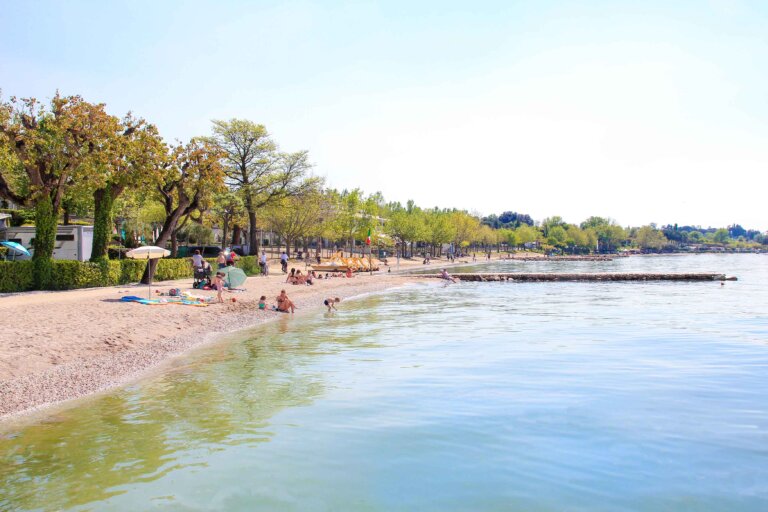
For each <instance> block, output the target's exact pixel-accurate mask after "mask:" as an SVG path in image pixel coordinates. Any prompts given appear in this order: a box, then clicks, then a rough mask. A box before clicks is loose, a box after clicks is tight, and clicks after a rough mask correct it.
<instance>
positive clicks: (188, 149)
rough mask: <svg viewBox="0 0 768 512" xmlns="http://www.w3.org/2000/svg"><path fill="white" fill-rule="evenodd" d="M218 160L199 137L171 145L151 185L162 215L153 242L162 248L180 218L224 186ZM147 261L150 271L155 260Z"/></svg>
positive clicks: (212, 148)
mask: <svg viewBox="0 0 768 512" xmlns="http://www.w3.org/2000/svg"><path fill="white" fill-rule="evenodd" d="M221 159H222V154H221V152H220V151H219V150H218V148H216V147H215V146H213V145H211V144H209V143H208V142H206V141H204V140H202V139H194V140H192V142H190V143H189V144H187V145H184V146H182V145H179V146H176V147H173V148H171V151H170V154H169V155H168V156H167V158H166V161H165V162H164V163H163V164H162V166H161V171H162V173H161V179H160V182H159V183H158V185H157V186H156V187H155V189H156V193H157V195H158V198H159V200H160V202H161V203H162V205H163V211H164V216H165V218H164V220H163V226H162V228H161V230H160V236H159V237H158V238H157V240H156V241H155V244H156V245H158V246H160V247H165V246H166V244H167V243H168V242H169V241H170V240H171V237H172V236H173V235H174V234H176V233H178V229H179V227H180V226H179V224H180V223H181V222H182V220H183V219H184V218H188V217H189V216H190V215H193V214H195V213H196V212H197V213H199V212H200V211H201V210H206V209H208V208H210V202H211V199H212V198H213V196H214V194H216V193H217V192H219V191H221V190H222V188H223V187H224V170H223V168H222V166H221ZM151 261H152V265H151V267H152V268H151V270H152V271H154V267H155V266H156V265H157V260H151ZM149 270H150V267H149V266H148V267H147V271H145V273H144V277H143V278H142V282H143V283H147V280H148V278H149V277H148V276H149V274H148V272H149Z"/></svg>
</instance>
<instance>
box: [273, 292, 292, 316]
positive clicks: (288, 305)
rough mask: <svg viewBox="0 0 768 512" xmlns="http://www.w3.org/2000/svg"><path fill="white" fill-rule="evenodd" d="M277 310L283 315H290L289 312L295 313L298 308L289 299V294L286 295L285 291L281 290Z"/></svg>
mask: <svg viewBox="0 0 768 512" xmlns="http://www.w3.org/2000/svg"><path fill="white" fill-rule="evenodd" d="M277 310H278V311H282V312H283V313H288V312H289V311H290V312H291V313H293V312H294V311H295V310H296V306H294V304H293V302H292V301H291V299H289V298H288V294H287V293H285V290H280V295H278V296H277Z"/></svg>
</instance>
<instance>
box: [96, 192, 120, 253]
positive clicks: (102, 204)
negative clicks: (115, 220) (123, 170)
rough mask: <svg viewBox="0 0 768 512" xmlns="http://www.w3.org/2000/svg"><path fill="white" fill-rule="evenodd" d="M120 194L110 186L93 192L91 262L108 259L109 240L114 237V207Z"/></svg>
mask: <svg viewBox="0 0 768 512" xmlns="http://www.w3.org/2000/svg"><path fill="white" fill-rule="evenodd" d="M119 193H120V190H119V189H117V188H115V187H109V186H107V187H106V188H100V189H97V190H95V191H94V192H93V204H94V213H93V243H92V245H91V261H94V262H95V261H99V260H106V259H108V255H109V240H110V238H111V235H112V207H113V205H114V204H115V198H116V197H117V196H118V195H119Z"/></svg>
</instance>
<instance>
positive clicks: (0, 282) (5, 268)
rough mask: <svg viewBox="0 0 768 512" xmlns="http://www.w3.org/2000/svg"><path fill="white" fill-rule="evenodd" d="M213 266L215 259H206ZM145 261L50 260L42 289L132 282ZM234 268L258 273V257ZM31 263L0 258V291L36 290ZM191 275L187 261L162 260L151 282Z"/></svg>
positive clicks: (139, 275) (139, 273) (246, 257)
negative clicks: (47, 281)
mask: <svg viewBox="0 0 768 512" xmlns="http://www.w3.org/2000/svg"><path fill="white" fill-rule="evenodd" d="M208 262H209V263H211V266H212V267H213V268H215V266H216V260H215V259H210V260H208ZM146 266H147V262H146V261H143V260H132V259H126V260H111V261H105V260H101V261H99V262H95V263H94V262H90V261H86V262H81V261H74V260H51V279H50V281H49V283H48V286H47V287H46V288H43V289H45V290H73V289H76V288H93V287H98V286H116V285H121V284H127V283H136V282H138V281H139V280H140V279H141V276H142V274H143V273H144V269H145V267H146ZM237 266H238V267H240V268H242V269H243V271H245V273H246V274H247V275H251V276H252V275H256V274H258V273H259V264H258V259H257V258H256V257H255V256H245V257H243V258H240V259H239V260H238V264H237ZM34 268H35V267H34V263H33V262H32V261H30V260H25V261H0V293H13V292H24V291H29V290H35V289H39V288H36V287H35V280H34ZM185 278H190V279H191V278H192V267H191V266H190V264H189V260H188V259H186V258H184V259H162V260H160V261H159V262H158V265H157V271H156V273H155V275H154V276H153V278H152V281H153V282H156V281H166V280H171V279H185Z"/></svg>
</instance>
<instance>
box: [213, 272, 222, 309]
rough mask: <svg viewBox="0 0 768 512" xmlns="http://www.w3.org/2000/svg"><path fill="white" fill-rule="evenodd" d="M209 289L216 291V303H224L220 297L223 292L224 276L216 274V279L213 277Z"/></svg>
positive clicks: (219, 273)
mask: <svg viewBox="0 0 768 512" xmlns="http://www.w3.org/2000/svg"><path fill="white" fill-rule="evenodd" d="M211 288H213V289H214V290H216V299H217V300H218V302H224V297H222V296H221V294H222V293H223V292H224V274H222V273H221V272H216V277H214V278H213V282H211Z"/></svg>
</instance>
